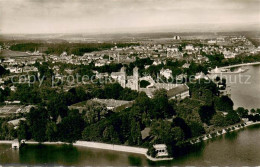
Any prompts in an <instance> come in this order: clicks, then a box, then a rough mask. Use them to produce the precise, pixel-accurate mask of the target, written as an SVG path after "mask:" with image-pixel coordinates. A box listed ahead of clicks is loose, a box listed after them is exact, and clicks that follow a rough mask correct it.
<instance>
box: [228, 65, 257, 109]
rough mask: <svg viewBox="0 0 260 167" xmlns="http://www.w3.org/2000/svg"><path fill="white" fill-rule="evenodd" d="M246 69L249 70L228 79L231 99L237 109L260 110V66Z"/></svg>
mask: <svg viewBox="0 0 260 167" xmlns="http://www.w3.org/2000/svg"><path fill="white" fill-rule="evenodd" d="M245 68H248V69H249V70H248V71H246V72H245V73H241V74H232V75H229V76H228V77H227V83H228V85H230V87H231V99H232V100H233V102H234V107H235V108H237V107H240V106H242V107H244V108H247V109H251V108H255V109H256V108H260V65H254V66H246V67H245Z"/></svg>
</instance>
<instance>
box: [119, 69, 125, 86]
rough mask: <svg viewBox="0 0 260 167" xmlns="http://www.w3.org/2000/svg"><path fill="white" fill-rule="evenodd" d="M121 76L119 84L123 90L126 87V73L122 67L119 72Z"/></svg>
mask: <svg viewBox="0 0 260 167" xmlns="http://www.w3.org/2000/svg"><path fill="white" fill-rule="evenodd" d="M120 73H121V76H120V78H119V83H120V85H121V86H122V87H123V88H125V87H126V72H125V67H122V68H121V70H120Z"/></svg>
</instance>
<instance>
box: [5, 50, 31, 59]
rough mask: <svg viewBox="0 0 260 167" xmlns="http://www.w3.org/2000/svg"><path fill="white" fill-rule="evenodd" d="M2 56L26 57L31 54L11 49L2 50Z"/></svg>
mask: <svg viewBox="0 0 260 167" xmlns="http://www.w3.org/2000/svg"><path fill="white" fill-rule="evenodd" d="M0 56H1V57H26V56H29V55H28V54H27V53H25V52H18V51H11V50H2V51H1V52H0Z"/></svg>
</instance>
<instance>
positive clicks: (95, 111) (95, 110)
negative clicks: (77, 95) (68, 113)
mask: <svg viewBox="0 0 260 167" xmlns="http://www.w3.org/2000/svg"><path fill="white" fill-rule="evenodd" d="M106 114H108V110H107V108H106V106H105V105H104V104H101V103H98V102H93V101H91V102H90V101H89V102H87V103H86V114H85V116H84V119H85V120H86V122H88V123H90V124H93V123H96V122H98V121H100V120H101V119H103V118H105V116H106Z"/></svg>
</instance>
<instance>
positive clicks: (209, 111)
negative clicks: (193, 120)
mask: <svg viewBox="0 0 260 167" xmlns="http://www.w3.org/2000/svg"><path fill="white" fill-rule="evenodd" d="M215 113H216V111H215V109H214V107H213V106H201V107H200V109H199V115H200V119H201V121H202V122H203V123H206V124H208V125H209V124H210V120H211V119H212V117H213V115H214V114H215Z"/></svg>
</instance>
